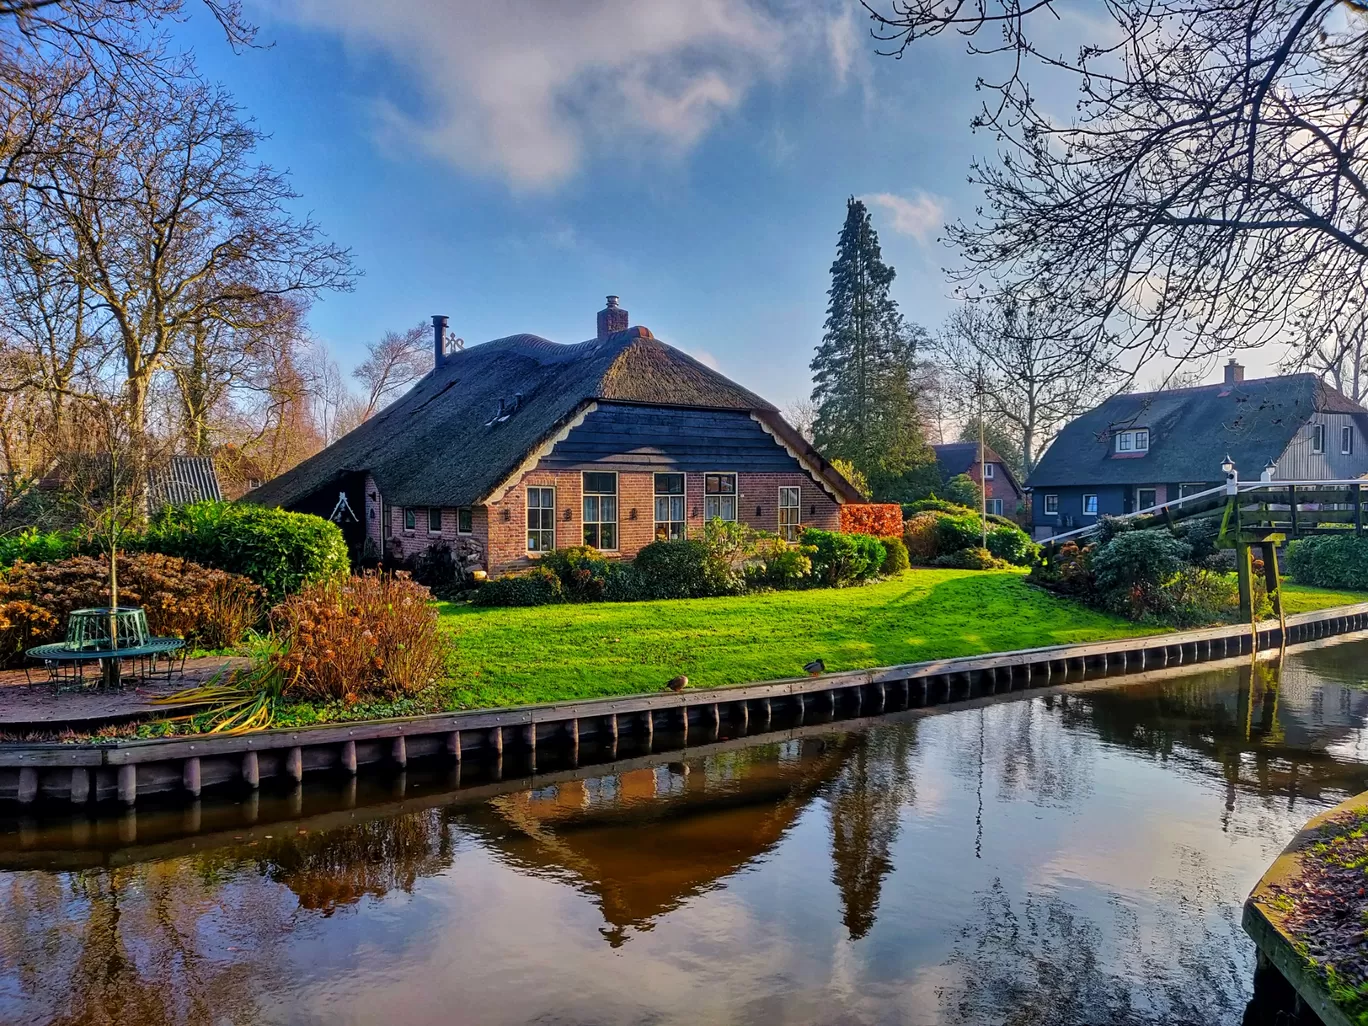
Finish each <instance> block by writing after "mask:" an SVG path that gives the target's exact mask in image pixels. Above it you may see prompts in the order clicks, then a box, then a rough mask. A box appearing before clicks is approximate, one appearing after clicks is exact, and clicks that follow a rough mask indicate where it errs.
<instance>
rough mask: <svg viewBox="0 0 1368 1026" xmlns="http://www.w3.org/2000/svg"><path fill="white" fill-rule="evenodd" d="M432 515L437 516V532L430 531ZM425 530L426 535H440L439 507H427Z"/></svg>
mask: <svg viewBox="0 0 1368 1026" xmlns="http://www.w3.org/2000/svg"><path fill="white" fill-rule="evenodd" d="M434 513H436V514H437V530H435V531H434V530H433V529H432V514H434ZM427 529H428V532H427V533H428V534H441V533H442V507H441V506H429V507H428V508H427Z"/></svg>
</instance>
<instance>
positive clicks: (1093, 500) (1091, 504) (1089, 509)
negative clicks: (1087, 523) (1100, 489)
mask: <svg viewBox="0 0 1368 1026" xmlns="http://www.w3.org/2000/svg"><path fill="white" fill-rule="evenodd" d="M1083 513H1084V515H1085V516H1090V517H1095V516H1097V496H1096V495H1085V496H1083Z"/></svg>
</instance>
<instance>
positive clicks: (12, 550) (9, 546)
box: [0, 527, 91, 567]
mask: <svg viewBox="0 0 1368 1026" xmlns="http://www.w3.org/2000/svg"><path fill="white" fill-rule="evenodd" d="M90 549H91V546H90V545H89V544H88V543H87V542H86V541H85V539H84V538H83V537H82V536H81V535H79V534H77V533H76V532H75V531H39V530H38V529H37V528H34V527H25V528H24V529H23V530H21V531H17V532H16V533H14V534H7V535H5V536H4V537H0V567H7V566H13V565H14V564H15V563H17V562H19V560H21V559H22V560H23V561H24V562H25V563H56V562H57V561H58V560H62V559H68V558H70V557H71V556H77V555H82V554H85V553H87V552H88V550H90Z"/></svg>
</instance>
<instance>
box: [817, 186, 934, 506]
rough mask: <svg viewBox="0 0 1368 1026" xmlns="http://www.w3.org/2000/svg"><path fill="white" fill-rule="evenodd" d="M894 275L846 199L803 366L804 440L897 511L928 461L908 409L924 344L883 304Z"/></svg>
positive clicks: (914, 412) (915, 412)
mask: <svg viewBox="0 0 1368 1026" xmlns="http://www.w3.org/2000/svg"><path fill="white" fill-rule="evenodd" d="M894 273H895V272H894V270H893V268H892V267H890V266H888V265H887V264H885V263H884V262H883V256H882V254H881V253H880V251H879V237H878V235H877V234H876V233H875V231H874V226H873V224H872V223H871V222H870V218H869V211H868V210H867V209H866V208H865V205H864V204H863V203H862V202H860V201H859V200H857V199H855V198H854V197H851V198H850V199H849V200H847V201H846V220H845V225H844V227H842V229H841V237H840V241H839V242H838V243H837V250H836V260H835V262H834V263H833V264H832V265H831V288H830V290H828V292H827V296H828V299H829V301H828V304H827V319H826V324H825V325H824V334H823V335H822V341H821V342H820V343H819V344H818V346H817V352H816V354H815V355H814V356H813V358H812V364H811V369H812V381H813V388H812V401H813V402H814V403H815V404H816V406H817V414H816V417H815V419H814V422H813V438H814V441H815V442H816V444H817V447H818V448H819V449H821V450H822V451H823V452H824V453H825V454H826V455H827V456H828V458H838V459H842V460H849V461H850V463H851V464H853V466H854V467H855V469H856V470H858V471H859V472H860V473H861V474H863V475H864V476H865V478H866V479H867V480H868V482H869V485H870V489H871V492H872V494H873V495H874V496H875V497H876V498H879V499H884V500H891V501H899V500H900V499H902V498H904V497H907V498H914V497H916V496H915V495H911V494H908V490H909V488H910V487H914V486H915V485H917V484H921V483H922V482H921V481H920V478H921V477H924V476H925V471H926V468H927V467H934V464H935V460H934V457H933V455H932V453H931V449H930V447H929V446H928V445H927V444H926V439H925V437H924V434H923V431H922V417H921V411H920V410H919V409H918V405H917V387H916V378H917V374H916V371H917V349H918V344H919V343H920V342H924V340H925V337H926V335H925V332H924V331H923V330H922V329H921V328H919V327H916V326H915V325H910V324H908V323H907V322H906V321H905V320H904V319H903V316H902V314H900V313H899V312H898V305H897V303H895V302H894V301H893V299H892V297H891V296H890V295H889V292H888V289H889V286H890V285H891V284H892V282H893V277H894ZM919 472H920V474H919Z"/></svg>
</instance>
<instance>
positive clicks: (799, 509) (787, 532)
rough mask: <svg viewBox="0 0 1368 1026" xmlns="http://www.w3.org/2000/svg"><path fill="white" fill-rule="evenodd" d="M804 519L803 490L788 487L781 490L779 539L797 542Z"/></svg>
mask: <svg viewBox="0 0 1368 1026" xmlns="http://www.w3.org/2000/svg"><path fill="white" fill-rule="evenodd" d="M802 519H803V493H802V489H800V488H798V487H796V486H794V487H791V488H790V487H788V486H787V485H786V486H784V487H783V488H780V489H779V537H780V538H783V539H784V541H797V540H798V532H799V531H800V530H802V528H801V527H800V526H799V525H800V523H801V521H802Z"/></svg>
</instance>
